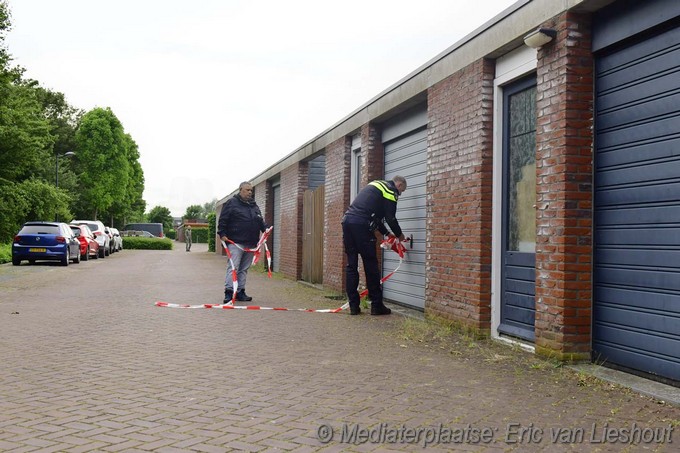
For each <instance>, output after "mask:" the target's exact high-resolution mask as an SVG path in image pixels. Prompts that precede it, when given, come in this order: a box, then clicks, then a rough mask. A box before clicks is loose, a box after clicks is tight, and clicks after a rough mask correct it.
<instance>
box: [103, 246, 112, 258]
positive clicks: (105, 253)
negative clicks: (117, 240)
mask: <svg viewBox="0 0 680 453" xmlns="http://www.w3.org/2000/svg"><path fill="white" fill-rule="evenodd" d="M110 254H111V250H110V248H109V247H104V255H106V256H109V255H110Z"/></svg>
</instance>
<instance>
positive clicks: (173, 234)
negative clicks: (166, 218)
mask: <svg viewBox="0 0 680 453" xmlns="http://www.w3.org/2000/svg"><path fill="white" fill-rule="evenodd" d="M165 237H166V238H168V239H172V240H173V241H174V240H175V239H177V231H175V230H173V229H170V230H168V232H167V233H165Z"/></svg>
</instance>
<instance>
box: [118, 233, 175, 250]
mask: <svg viewBox="0 0 680 453" xmlns="http://www.w3.org/2000/svg"><path fill="white" fill-rule="evenodd" d="M123 249H131V250H172V240H170V239H168V238H163V239H159V238H143V237H134V236H131V237H127V236H123Z"/></svg>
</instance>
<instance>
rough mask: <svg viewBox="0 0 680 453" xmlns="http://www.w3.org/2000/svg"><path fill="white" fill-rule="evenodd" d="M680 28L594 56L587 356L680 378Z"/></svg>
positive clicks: (666, 376)
mask: <svg viewBox="0 0 680 453" xmlns="http://www.w3.org/2000/svg"><path fill="white" fill-rule="evenodd" d="M679 107H680V28H677V27H676V28H672V27H668V26H666V27H665V29H664V30H661V31H658V32H657V33H647V34H646V35H645V36H644V37H640V38H638V39H637V40H636V41H633V42H628V43H627V44H626V45H625V46H623V47H618V49H617V50H616V51H610V52H608V53H606V54H604V55H601V56H600V55H598V57H597V59H596V136H595V140H596V142H595V143H596V155H595V158H596V159H595V170H596V173H595V198H594V199H595V238H594V239H595V253H594V275H593V284H594V287H593V308H594V311H593V322H594V325H593V350H594V359H595V360H602V361H605V362H606V363H610V364H615V365H619V366H622V367H625V368H629V369H632V370H638V371H641V372H644V373H649V374H652V375H657V376H660V377H664V378H670V379H674V380H680V108H679Z"/></svg>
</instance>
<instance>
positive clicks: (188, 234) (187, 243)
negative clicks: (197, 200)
mask: <svg viewBox="0 0 680 453" xmlns="http://www.w3.org/2000/svg"><path fill="white" fill-rule="evenodd" d="M184 244H185V246H186V249H187V252H190V251H191V225H187V226H186V227H185V228H184Z"/></svg>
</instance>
